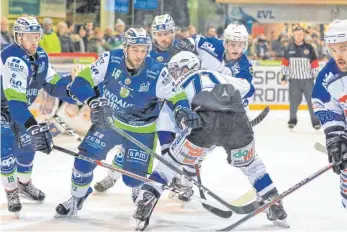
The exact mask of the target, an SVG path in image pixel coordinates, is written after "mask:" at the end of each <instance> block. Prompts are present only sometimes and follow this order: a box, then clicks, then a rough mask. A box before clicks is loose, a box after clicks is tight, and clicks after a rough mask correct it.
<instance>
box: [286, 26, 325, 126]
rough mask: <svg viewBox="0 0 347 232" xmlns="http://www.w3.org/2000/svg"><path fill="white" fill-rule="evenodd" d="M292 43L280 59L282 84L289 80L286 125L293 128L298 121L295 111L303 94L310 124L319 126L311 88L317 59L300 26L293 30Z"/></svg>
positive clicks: (315, 73) (316, 69) (317, 67)
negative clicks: (288, 109) (287, 118)
mask: <svg viewBox="0 0 347 232" xmlns="http://www.w3.org/2000/svg"><path fill="white" fill-rule="evenodd" d="M293 32H294V43H291V44H289V45H288V47H287V48H286V51H285V52H284V57H283V59H282V65H281V67H282V74H283V77H282V84H283V85H285V84H286V83H287V81H288V82H289V105H290V117H289V121H288V127H289V128H294V127H295V126H296V124H297V122H298V119H297V111H298V107H299V105H300V103H301V100H302V94H304V96H305V99H306V102H307V105H308V109H309V111H310V116H311V122H312V126H313V128H315V129H317V130H318V129H319V128H320V122H319V120H318V118H317V117H316V116H315V114H314V112H313V109H312V101H311V95H312V89H313V84H314V79H315V78H316V76H317V74H318V71H319V70H318V69H319V66H318V59H317V56H316V54H315V51H314V49H313V47H312V46H311V45H310V44H307V43H305V41H304V37H305V31H304V29H303V28H302V27H296V28H295V29H294V30H293Z"/></svg>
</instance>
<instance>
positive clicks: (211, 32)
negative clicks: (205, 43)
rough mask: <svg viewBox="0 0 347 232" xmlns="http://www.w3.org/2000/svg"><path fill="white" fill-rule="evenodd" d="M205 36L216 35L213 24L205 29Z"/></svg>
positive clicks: (214, 36)
mask: <svg viewBox="0 0 347 232" xmlns="http://www.w3.org/2000/svg"><path fill="white" fill-rule="evenodd" d="M206 37H213V38H216V37H217V32H216V27H214V26H208V27H207V30H206Z"/></svg>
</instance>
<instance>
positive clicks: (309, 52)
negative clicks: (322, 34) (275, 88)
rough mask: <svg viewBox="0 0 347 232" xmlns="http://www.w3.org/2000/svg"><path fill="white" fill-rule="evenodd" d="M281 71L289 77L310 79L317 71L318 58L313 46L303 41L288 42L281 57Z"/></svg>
mask: <svg viewBox="0 0 347 232" xmlns="http://www.w3.org/2000/svg"><path fill="white" fill-rule="evenodd" d="M281 67H282V73H283V75H286V76H287V77H288V78H291V79H312V78H315V77H316V76H317V74H318V71H319V65H318V59H317V56H316V53H315V51H314V49H313V47H312V46H311V45H310V44H306V43H303V44H302V45H296V44H295V43H292V44H289V45H288V47H287V49H286V51H285V52H284V57H283V59H282V66H281Z"/></svg>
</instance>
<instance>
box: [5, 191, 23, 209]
mask: <svg viewBox="0 0 347 232" xmlns="http://www.w3.org/2000/svg"><path fill="white" fill-rule="evenodd" d="M6 195H7V200H8V203H9V204H10V205H15V204H20V202H19V195H18V190H15V191H12V192H6Z"/></svg>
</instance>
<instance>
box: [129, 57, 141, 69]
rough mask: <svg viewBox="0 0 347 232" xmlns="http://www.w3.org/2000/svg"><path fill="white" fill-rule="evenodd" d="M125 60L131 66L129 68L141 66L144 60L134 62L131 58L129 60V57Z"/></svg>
mask: <svg viewBox="0 0 347 232" xmlns="http://www.w3.org/2000/svg"><path fill="white" fill-rule="evenodd" d="M134 60H136V59H134ZM127 61H128V63H129V65H130V66H131V69H139V68H141V66H142V65H143V62H144V60H143V61H142V62H140V60H138V62H134V61H133V60H131V59H129V58H127Z"/></svg>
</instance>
